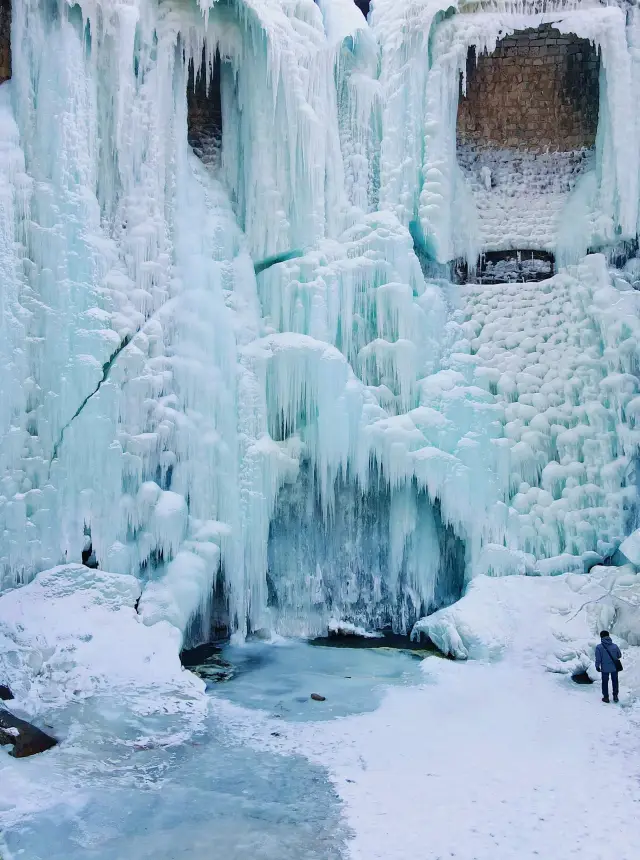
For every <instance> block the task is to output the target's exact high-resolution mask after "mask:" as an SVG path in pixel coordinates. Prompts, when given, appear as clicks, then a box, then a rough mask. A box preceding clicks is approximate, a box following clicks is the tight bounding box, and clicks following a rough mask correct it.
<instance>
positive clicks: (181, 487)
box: [0, 0, 640, 641]
mask: <svg viewBox="0 0 640 860" xmlns="http://www.w3.org/2000/svg"><path fill="white" fill-rule="evenodd" d="M485 6H486V8H485ZM489 6H490V7H491V8H489ZM550 26H552V27H553V28H555V29H554V32H555V31H556V30H557V31H558V32H560V33H561V34H575V36H576V37H578V38H580V39H582V40H586V41H588V42H589V43H590V44H592V45H593V46H594V50H596V51H597V56H598V63H599V66H598V73H597V74H598V75H599V96H598V98H599V103H598V106H597V110H596V111H595V113H596V114H597V118H598V119H597V134H596V136H595V143H594V146H593V152H592V153H591V154H590V156H589V159H584V164H585V165H587V167H586V168H585V171H586V172H584V173H583V174H581V177H582V178H579V179H577V180H576V182H575V183H573V184H571V183H569V182H565V179H564V174H562V176H560V179H558V181H556V182H555V184H554V186H553V194H554V195H555V196H553V198H551V197H549V198H547V197H544V199H543V198H542V196H541V197H540V199H541V200H542V201H543V202H542V203H539V204H538V203H536V206H538V209H536V210H535V211H536V212H543V211H544V212H545V213H550V214H548V217H547V215H545V217H547V221H545V224H547V226H548V229H547V228H545V229H546V232H545V234H544V236H543V237H542V239H540V240H539V242H538V245H539V246H540V249H541V250H546V251H552V252H553V253H555V254H556V258H557V260H558V261H559V262H561V263H562V264H563V265H564V268H562V269H561V270H560V271H559V272H558V273H557V274H556V275H555V276H554V277H553V278H551V279H548V280H543V281H536V282H530V283H510V284H498V285H496V284H480V285H476V284H454V283H452V282H451V281H452V277H451V275H450V271H451V270H452V266H451V265H450V264H452V263H453V262H454V261H455V260H463V261H465V262H466V264H468V265H469V266H470V267H471V266H473V265H475V262H476V259H477V258H478V255H479V254H481V253H483V252H484V251H486V250H491V248H489V246H488V245H486V241H485V240H486V236H489V235H491V234H490V231H489V230H488V228H487V227H486V224H487V223H488V222H487V218H489V217H490V216H491V211H492V210H491V206H493V205H494V203H492V202H491V200H490V199H489V198H490V195H491V193H492V187H491V180H490V178H489V179H488V180H487V177H488V176H490V173H491V172H490V173H486V170H485V168H483V170H485V173H483V174H482V177H483V179H482V183H478V182H477V183H476V186H477V188H479V189H480V191H478V190H477V188H476V191H475V192H474V188H475V187H476V186H474V185H473V182H471V180H470V179H469V177H468V176H466V175H465V173H464V171H463V169H462V167H461V165H460V164H459V163H458V159H457V155H456V117H457V112H458V104H459V100H460V99H461V98H463V97H464V93H465V87H466V77H465V76H466V75H467V58H468V54H469V51H470V49H471V48H473V49H474V50H475V51H476V53H477V54H478V55H481V54H486V55H489V54H491V53H492V52H493V51H495V49H496V45H497V43H498V42H499V40H504V39H505V38H507V37H508V36H509V35H510V34H513V33H517V32H524V31H528V30H532V29H533V30H535V29H536V28H540V27H550ZM639 34H640V30H639V25H638V16H637V14H636V10H635V9H634V10H632V11H630V13H629V15H628V16H627V14H626V8H625V7H624V5H623V4H621V5H620V6H618V5H615V4H614V5H607V6H605V5H599V4H597V3H596V4H588V3H581V2H579V0H575V2H572V3H570V4H567V3H564V2H558V3H557V4H556V3H554V2H553V1H552V0H550V2H546V3H535V2H531V3H530V2H527V0H522V2H517V3H505V4H500V3H491V4H488V3H487V4H484V3H482V2H479V3H473V4H471V3H467V4H460V8H459V9H458V4H456V3H454V4H451V3H449V2H447V3H441V2H439V0H373V2H372V4H371V12H370V14H369V20H366V19H365V17H364V15H363V14H362V12H361V11H360V9H359V8H358V7H357V6H356V5H355V4H354V3H353V2H352V0H318V3H317V4H316V3H314V2H313V0H296V2H290V0H230V2H214V0H126V2H123V1H122V0H78V2H71V0H68V2H67V0H20V2H17V0H14V2H13V4H12V23H11V33H10V43H11V60H12V62H11V78H10V80H7V81H6V82H5V83H2V84H1V85H0V355H1V357H2V365H3V368H4V370H3V374H2V376H1V377H0V534H1V535H2V540H1V541H0V590H4V589H10V588H13V587H16V586H19V585H21V584H23V583H25V582H27V581H29V580H30V579H31V578H32V577H33V576H34V574H35V573H37V572H38V571H41V570H44V569H46V568H51V567H53V566H55V565H57V564H61V563H64V562H80V561H81V559H82V558H83V557H84V558H85V559H86V558H87V557H88V556H89V554H91V556H92V558H95V561H96V563H97V564H98V565H99V567H100V568H101V569H103V570H106V571H111V572H115V573H131V574H134V575H135V576H137V577H138V578H140V579H141V580H142V581H143V583H144V589H143V593H142V597H141V600H140V605H139V612H140V613H141V614H142V616H143V618H144V620H145V621H146V622H147V623H153V622H154V621H155V620H158V619H164V620H168V621H170V622H171V623H173V624H174V625H175V626H176V627H178V628H179V630H180V631H181V632H182V634H183V636H185V637H186V638H188V639H189V640H190V641H201V640H203V639H206V638H207V637H208V635H209V629H210V624H211V619H212V613H213V616H215V617H216V618H218V617H219V616H220V613H222V615H223V616H224V617H225V619H226V621H225V623H227V624H228V626H229V628H230V629H231V631H237V632H238V633H239V634H240V635H243V634H245V633H246V632H247V631H250V630H253V631H255V630H258V629H261V628H265V627H266V628H270V629H276V630H280V631H282V632H294V633H312V632H318V631H319V630H321V629H322V628H323V626H324V628H325V629H326V625H327V623H329V622H330V621H331V620H332V619H333V620H336V619H337V620H345V621H351V622H354V623H357V624H359V625H361V626H364V627H367V626H385V625H390V626H392V627H393V628H394V629H395V630H397V631H400V632H408V631H409V629H410V628H411V626H412V625H413V623H414V622H415V621H416V620H417V619H418V618H419V617H421V616H422V615H424V614H426V613H427V612H429V611H432V610H433V609H435V608H438V607H440V606H443V605H448V604H449V603H451V602H453V601H454V600H456V599H457V598H458V597H459V596H460V594H461V592H462V588H463V586H464V584H465V583H466V582H467V581H468V580H469V579H470V578H471V577H473V576H474V575H476V574H477V573H491V574H494V575H503V574H508V573H530V574H531V573H537V574H542V573H554V572H558V571H564V570H580V571H582V570H584V569H585V567H588V566H589V565H590V564H594V563H595V562H596V561H597V560H598V559H600V560H602V559H604V558H607V557H611V556H612V555H613V554H614V553H615V551H616V549H617V547H618V545H619V543H620V542H621V541H622V540H623V538H624V537H625V535H627V534H628V533H629V531H630V530H631V529H632V528H633V527H634V525H635V524H636V523H637V516H638V505H637V497H638V496H637V479H636V477H635V475H636V473H637V468H638V466H637V461H638V449H639V447H640V392H639V386H638V381H639V380H638V344H639V343H640V313H639V311H640V292H638V291H637V290H635V289H633V286H632V283H633V281H634V278H635V276H636V274H638V273H640V264H639V263H638V261H637V260H634V259H631V260H630V261H629V262H628V263H627V268H626V270H625V271H624V272H619V273H617V274H616V273H612V272H611V271H610V269H609V267H608V265H607V260H606V258H605V256H604V255H603V254H591V255H589V256H586V254H587V251H589V250H596V251H605V252H607V250H608V249H609V248H612V247H613V246H614V245H616V246H617V245H620V243H622V244H624V243H626V245H625V247H627V248H629V247H631V246H632V244H633V242H635V240H636V235H637V219H638V199H639V196H640V195H639V189H638V179H639V174H640V129H639V128H638V122H637V117H636V111H635V110H634V107H633V105H634V101H633V100H634V95H633V93H634V91H635V90H636V89H637V84H638V81H639V80H640V52H639V47H638V46H639V45H640V35H639ZM4 35H5V36H6V34H4ZM547 38H549V37H548V36H547ZM556 41H557V40H556ZM536 56H537V55H536ZM189 140H191V142H192V143H193V145H194V148H192V146H191V145H190V144H189ZM194 149H195V152H194ZM196 153H197V154H196ZM565 161H566V163H567V164H569V163H570V162H571V159H565ZM548 162H553V157H552V155H550V156H549V158H548V159H547V161H546V162H544V163H545V164H547V163H548ZM501 163H505V164H510V163H511V162H505V161H504V159H503V162H501ZM527 163H528V162H527ZM541 163H542V162H541V161H538V162H536V164H538V165H540V164H541ZM554 163H555V162H554ZM563 163H565V162H563ZM571 164H573V162H571ZM580 164H582V161H581V162H580ZM527 169H528V168H527ZM567 169H569V168H567ZM571 169H573V168H571ZM581 169H582V168H581ZM487 170H488V168H487ZM536 170H538V173H536V174H535V175H536V176H538V175H539V169H538V167H536ZM523 175H524V174H523ZM532 175H533V174H532ZM474 181H475V180H474ZM572 182H573V180H572ZM563 183H564V184H563ZM565 185H566V189H565ZM545 188H546V187H545ZM545 188H543V189H542V191H541V192H540V195H542V194H543V192H544V193H546V190H545ZM558 189H559V190H558ZM567 189H568V190H567ZM505 194H506V195H507V196H508V194H511V191H510V190H509V188H507V191H506V192H505ZM479 195H480V196H479ZM482 195H484V197H482ZM563 195H564V196H563ZM505 199H506V197H505ZM487 200H488V201H489V202H487ZM548 200H552V202H551V203H549V204H548V205H547V203H548ZM526 206H527V202H526V200H523V202H522V208H526ZM483 207H484V208H483ZM544 207H546V208H544ZM490 210H491V211H490ZM487 212H489V215H487ZM491 217H493V216H491ZM540 217H542V216H540ZM483 218H484V219H485V220H484V221H483V220H482V219H483ZM483 224H484V226H482V225H483ZM410 225H412V230H411V232H410V230H409V227H410ZM527 230H529V233H527ZM522 232H523V235H525V237H526V238H525V239H521V238H518V240H517V241H518V242H520V244H519V245H514V242H516V239H514V238H513V237H511V234H505V233H504V231H503V233H502V236H501V238H502V239H504V242H505V243H506V244H507V245H509V242H511V245H510V247H526V248H532V249H534V250H535V249H536V248H538V245H536V244H535V241H538V240H535V235H533V234H532V233H531V230H530V225H529V224H528V223H525V224H524V226H523V227H522ZM534 232H535V231H534ZM532 235H533V238H531V237H532ZM505 236H506V238H505ZM514 236H515V233H514ZM416 237H418V240H417V244H416V247H415V249H414V240H416ZM483 237H484V238H483ZM534 240H535V241H534ZM524 241H528V242H529V243H530V244H529V245H523V244H522V242H524ZM483 242H485V244H484V245H483ZM485 245H486V247H485ZM292 250H296V253H298V251H299V256H295V257H293V258H292V259H284V261H283V262H281V263H279V264H277V265H274V266H271V267H270V268H266V269H264V270H263V271H260V266H259V265H258V266H257V270H258V272H259V273H258V274H257V275H256V273H255V272H256V264H259V262H260V261H261V260H263V259H265V258H267V257H270V256H273V255H280V254H283V255H285V256H287V252H289V251H292ZM416 251H417V252H418V255H419V257H420V259H419V258H418V256H417V254H416ZM636 265H637V266H638V271H637V272H636V269H635V268H634V266H636ZM434 273H438V274H439V275H440V277H434V276H433V275H434ZM442 275H448V277H447V278H445V277H442ZM214 596H215V599H214Z"/></svg>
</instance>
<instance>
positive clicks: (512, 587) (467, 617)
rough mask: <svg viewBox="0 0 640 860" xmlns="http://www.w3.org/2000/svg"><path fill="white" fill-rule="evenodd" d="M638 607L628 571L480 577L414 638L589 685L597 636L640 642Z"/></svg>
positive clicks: (636, 581)
mask: <svg viewBox="0 0 640 860" xmlns="http://www.w3.org/2000/svg"><path fill="white" fill-rule="evenodd" d="M639 605H640V577H637V576H636V575H635V574H633V573H631V572H630V568H629V569H627V568H611V567H609V568H606V567H596V568H594V572H592V573H591V574H587V575H583V574H581V575H576V574H570V573H569V574H564V575H561V576H557V577H505V578H495V577H487V576H478V577H476V578H475V579H473V580H472V581H471V582H470V584H469V586H468V588H467V591H466V593H465V595H464V597H463V598H462V600H460V601H459V602H458V603H456V604H455V605H454V606H450V607H448V608H446V609H442V610H440V611H438V612H435V613H434V614H433V615H430V616H428V617H427V618H423V619H421V620H420V621H419V622H418V623H417V624H416V625H415V626H414V628H413V631H412V638H414V639H418V638H419V637H420V636H421V635H425V636H428V637H429V639H431V641H432V642H433V643H434V644H435V645H436V646H437V647H438V648H439V649H440V651H442V653H443V654H446V655H449V656H452V657H455V658H456V659H462V660H466V659H467V658H471V659H476V660H487V659H489V660H492V659H496V658H499V657H501V656H502V655H503V654H505V653H506V652H508V651H509V652H513V653H515V654H517V656H518V657H519V658H520V664H521V665H529V666H531V667H532V668H535V665H536V664H537V665H539V666H540V665H541V666H543V667H544V668H545V669H546V670H547V671H550V672H558V673H560V674H571V675H575V674H578V673H579V672H587V673H588V674H589V676H590V677H591V678H592V680H593V679H595V678H596V677H597V675H596V672H595V667H594V666H593V654H594V648H595V646H596V644H597V642H598V641H599V639H598V632H599V631H600V630H601V629H603V628H604V627H607V628H608V629H609V630H611V631H612V632H613V633H614V635H616V636H619V637H621V638H622V639H624V640H626V642H627V643H628V644H630V645H636V644H638V643H640V622H639V619H640V613H638V611H637V607H638V606H639ZM634 622H635V623H634ZM622 644H623V645H624V643H622ZM634 659H635V658H634Z"/></svg>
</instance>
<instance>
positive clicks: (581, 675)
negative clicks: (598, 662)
mask: <svg viewBox="0 0 640 860" xmlns="http://www.w3.org/2000/svg"><path fill="white" fill-rule="evenodd" d="M571 680H572V681H575V683H576V684H593V681H592V680H591V678H590V677H589V676H588V675H587V673H586V672H576V674H575V675H572V676H571Z"/></svg>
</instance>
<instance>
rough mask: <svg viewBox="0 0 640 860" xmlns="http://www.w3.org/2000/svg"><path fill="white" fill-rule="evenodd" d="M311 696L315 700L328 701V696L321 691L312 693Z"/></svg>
mask: <svg viewBox="0 0 640 860" xmlns="http://www.w3.org/2000/svg"><path fill="white" fill-rule="evenodd" d="M311 698H312V699H313V701H314V702H326V701H327V697H326V696H321V695H320V693H311Z"/></svg>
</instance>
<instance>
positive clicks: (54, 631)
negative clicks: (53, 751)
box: [0, 564, 206, 716]
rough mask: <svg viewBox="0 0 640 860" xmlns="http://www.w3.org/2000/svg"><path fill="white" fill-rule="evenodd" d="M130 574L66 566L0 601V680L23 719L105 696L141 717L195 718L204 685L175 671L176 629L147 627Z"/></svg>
mask: <svg viewBox="0 0 640 860" xmlns="http://www.w3.org/2000/svg"><path fill="white" fill-rule="evenodd" d="M140 590H141V586H140V583H139V582H138V580H137V579H136V578H135V577H133V576H127V575H123V574H115V573H105V572H104V571H101V570H90V569H89V568H87V567H83V566H82V565H76V564H69V565H63V566H60V567H55V568H52V569H51V570H46V571H44V572H42V573H40V574H38V576H37V577H36V578H35V579H34V580H33V581H32V582H31V583H29V585H25V586H24V587H23V588H20V589H16V590H14V591H10V592H8V593H6V594H4V595H3V596H2V597H0V677H1V678H2V680H3V682H4V683H8V684H9V686H10V688H11V689H12V691H13V693H14V694H15V696H16V701H15V705H16V706H17V707H18V708H20V709H22V710H24V711H26V712H27V713H30V714H34V715H35V714H38V713H41V712H43V711H45V710H49V709H51V708H60V707H63V706H65V705H68V704H70V703H72V702H75V703H80V702H82V701H83V700H86V699H89V698H91V697H94V696H101V695H108V696H109V697H110V698H112V699H113V700H114V701H118V702H119V707H121V708H123V709H124V710H129V711H130V712H133V713H135V714H137V715H140V716H145V715H151V714H154V713H159V712H161V713H163V714H176V715H180V714H182V715H185V716H189V715H191V716H197V715H198V714H203V713H204V709H205V708H206V699H205V696H204V683H203V682H202V681H200V680H199V679H197V678H196V677H195V676H194V675H192V674H191V673H190V672H187V671H185V670H184V669H183V668H182V666H181V665H180V660H179V648H180V642H181V635H180V631H179V630H177V628H175V627H173V626H172V625H170V624H169V623H168V622H166V621H160V622H159V623H157V624H154V625H153V626H147V625H146V624H144V623H143V621H142V619H141V618H140V617H139V616H138V615H137V613H136V609H135V607H136V602H137V600H138V598H139V597H140Z"/></svg>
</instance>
